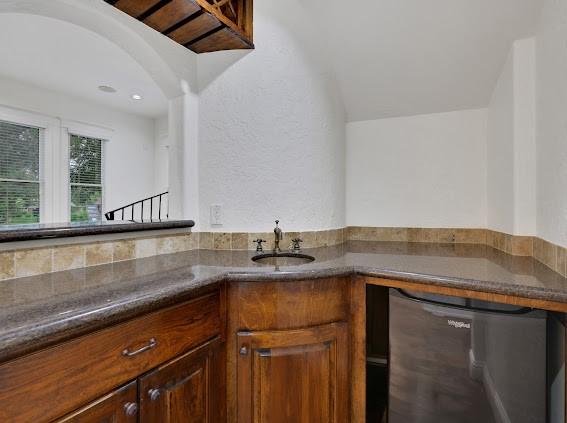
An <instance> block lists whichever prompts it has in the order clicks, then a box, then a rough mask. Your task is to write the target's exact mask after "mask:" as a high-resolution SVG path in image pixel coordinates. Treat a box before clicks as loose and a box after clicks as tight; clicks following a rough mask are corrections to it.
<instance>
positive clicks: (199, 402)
mask: <svg viewBox="0 0 567 423" xmlns="http://www.w3.org/2000/svg"><path fill="white" fill-rule="evenodd" d="M220 347H221V345H220V341H219V340H216V341H213V342H211V343H209V344H207V345H205V346H203V347H202V348H199V349H197V350H196V351H192V352H190V353H188V354H186V355H183V356H181V357H179V358H177V359H175V360H173V361H170V362H169V363H166V364H164V365H163V366H160V367H158V368H157V369H156V370H154V371H152V372H151V373H149V374H147V375H145V376H143V377H142V378H140V423H156V422H168V423H218V422H221V421H222V420H223V418H224V412H223V410H224V402H225V397H224V384H223V377H222V375H223V374H224V370H223V369H224V366H225V362H224V359H223V357H222V352H221V348H220Z"/></svg>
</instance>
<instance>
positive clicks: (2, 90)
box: [0, 78, 155, 210]
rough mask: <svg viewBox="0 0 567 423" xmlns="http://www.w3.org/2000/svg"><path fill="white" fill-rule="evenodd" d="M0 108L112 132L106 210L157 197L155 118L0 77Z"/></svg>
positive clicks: (108, 161)
mask: <svg viewBox="0 0 567 423" xmlns="http://www.w3.org/2000/svg"><path fill="white" fill-rule="evenodd" d="M0 105H3V106H9V107H14V108H18V109H23V110H27V111H32V112H36V113H41V114H44V115H48V116H51V117H56V118H61V119H68V120H74V121H79V122H82V123H85V124H90V125H96V126H102V127H104V128H108V129H111V130H112V135H111V136H112V140H111V141H110V142H108V143H107V144H106V147H105V148H106V151H105V153H106V158H105V172H106V175H105V176H106V187H105V188H106V193H105V200H106V203H105V210H110V209H112V208H116V207H120V206H123V205H126V204H127V203H129V202H133V201H137V200H140V199H142V198H145V197H148V196H149V195H152V194H154V138H155V132H154V121H153V119H150V118H146V117H140V116H136V115H133V114H128V113H125V112H122V111H119V110H113V109H110V108H108V107H106V106H99V105H96V104H93V103H87V102H85V101H84V100H80V99H76V98H73V97H70V96H67V95H64V94H61V93H57V92H53V91H49V90H46V89H43V88H39V87H34V86H32V85H27V84H23V83H20V82H18V81H15V80H10V79H6V78H0Z"/></svg>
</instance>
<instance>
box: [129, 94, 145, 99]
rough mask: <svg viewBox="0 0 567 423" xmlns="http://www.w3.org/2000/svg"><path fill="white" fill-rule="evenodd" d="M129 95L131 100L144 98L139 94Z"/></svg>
mask: <svg viewBox="0 0 567 423" xmlns="http://www.w3.org/2000/svg"><path fill="white" fill-rule="evenodd" d="M130 97H132V100H142V99H143V98H144V97H142V96H141V95H140V94H132V95H131V96H130Z"/></svg>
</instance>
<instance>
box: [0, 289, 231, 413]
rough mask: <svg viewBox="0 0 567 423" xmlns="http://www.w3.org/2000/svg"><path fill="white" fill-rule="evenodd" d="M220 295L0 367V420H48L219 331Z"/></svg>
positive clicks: (170, 309)
mask: <svg viewBox="0 0 567 423" xmlns="http://www.w3.org/2000/svg"><path fill="white" fill-rule="evenodd" d="M220 313H221V307H220V294H219V293H218V292H217V293H214V294H210V295H207V296H205V297H201V298H198V299H195V300H192V301H190V302H187V303H184V304H181V305H179V306H175V307H172V308H168V309H165V310H161V311H158V312H155V313H151V314H148V315H146V316H143V317H140V318H137V319H134V320H131V321H128V322H126V323H123V324H120V325H116V326H113V327H110V328H107V329H103V330H101V331H98V332H95V333H92V334H89V335H86V336H82V337H80V338H76V339H74V340H72V341H69V342H66V343H64V344H60V345H57V346H55V347H52V348H49V349H46V350H42V351H39V352H37V353H34V354H31V355H28V356H25V357H22V358H19V359H16V360H14V361H11V362H8V363H6V364H4V365H2V366H0V421H2V422H4V421H9V422H14V423H16V422H34V423H38V422H48V421H52V420H53V419H55V418H57V417H60V416H62V415H64V414H66V413H68V412H70V411H73V410H75V409H76V408H78V407H79V406H81V405H83V404H86V403H88V402H89V401H92V400H94V399H96V398H98V397H100V396H101V395H104V394H106V393H107V392H109V391H110V390H112V389H113V388H115V387H117V386H119V385H121V384H123V383H125V382H127V381H130V380H132V379H134V378H136V377H137V376H139V375H140V374H142V373H144V372H146V371H148V370H150V369H152V368H154V367H156V366H157V365H159V364H161V363H163V362H165V361H167V360H168V359H170V358H172V357H174V356H176V355H178V354H181V353H183V352H185V351H187V350H189V349H190V348H193V347H195V346H197V345H199V344H201V343H203V342H205V341H206V340H208V339H211V338H213V337H215V336H217V335H219V334H220V332H221V315H220Z"/></svg>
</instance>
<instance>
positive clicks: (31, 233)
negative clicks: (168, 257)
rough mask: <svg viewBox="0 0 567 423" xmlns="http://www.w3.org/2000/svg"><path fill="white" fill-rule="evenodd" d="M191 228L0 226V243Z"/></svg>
mask: <svg viewBox="0 0 567 423" xmlns="http://www.w3.org/2000/svg"><path fill="white" fill-rule="evenodd" d="M193 226H195V222H193V221H192V220H163V221H153V222H131V221H122V220H113V221H107V222H68V223H51V224H25V225H0V242H14V241H29V240H34V239H46V238H65V237H74V236H86V235H102V234H114V233H123V232H137V231H150V230H158V229H178V228H192V227H193Z"/></svg>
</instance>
